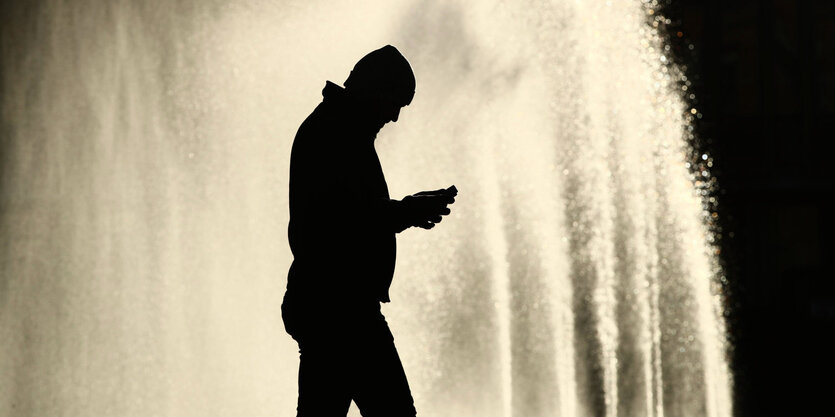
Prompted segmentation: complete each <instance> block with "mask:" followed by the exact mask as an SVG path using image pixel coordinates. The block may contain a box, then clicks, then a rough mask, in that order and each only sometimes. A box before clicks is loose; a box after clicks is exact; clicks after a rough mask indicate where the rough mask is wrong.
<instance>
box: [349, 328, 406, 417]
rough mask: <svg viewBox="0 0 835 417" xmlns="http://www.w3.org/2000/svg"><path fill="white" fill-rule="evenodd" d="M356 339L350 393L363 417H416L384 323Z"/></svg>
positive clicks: (398, 357) (396, 355)
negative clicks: (352, 381)
mask: <svg viewBox="0 0 835 417" xmlns="http://www.w3.org/2000/svg"><path fill="white" fill-rule="evenodd" d="M380 319H381V320H380V321H377V322H376V323H375V325H373V326H371V328H370V329H368V330H369V331H368V332H365V331H363V332H361V334H362V336H363V337H361V338H357V339H355V341H354V342H352V343H354V344H355V345H354V347H355V348H356V351H355V355H356V356H355V357H356V361H355V362H353V363H352V366H351V367H352V368H353V369H352V373H353V374H354V375H352V377H353V378H355V379H354V381H355V383H354V384H352V385H351V387H352V388H351V393H352V397H353V399H354V402H355V403H356V404H357V408H359V410H360V413H362V416H363V417H414V416H415V414H416V411H415V406H414V400H413V399H412V393H411V390H410V389H409V383H408V381H407V380H406V373H405V372H404V371H403V365H402V363H401V362H400V356H399V355H398V354H397V349H396V348H395V347H394V339H393V338H392V336H391V332H390V331H389V328H388V325H387V324H386V322H385V319H382V316H380Z"/></svg>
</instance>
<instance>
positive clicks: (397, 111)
mask: <svg viewBox="0 0 835 417" xmlns="http://www.w3.org/2000/svg"><path fill="white" fill-rule="evenodd" d="M399 118H400V107H398V108H396V109H395V110H394V112H392V116H391V121H392V122H396V121H397V119H399Z"/></svg>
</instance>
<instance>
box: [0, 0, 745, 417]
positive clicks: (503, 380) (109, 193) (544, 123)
mask: <svg viewBox="0 0 835 417" xmlns="http://www.w3.org/2000/svg"><path fill="white" fill-rule="evenodd" d="M355 3H356V2H354V3H352V2H347V1H339V2H327V3H325V2H310V1H280V2H276V3H273V2H267V1H261V0H241V1H229V2H222V1H209V2H207V1H188V0H182V1H178V2H162V1H156V2H144V3H141V4H139V3H135V2H125V1H121V2H104V1H96V0H87V1H77V2H72V3H70V2H58V1H42V2H40V3H39V4H37V5H34V6H28V7H19V8H17V9H15V10H9V11H8V12H6V11H4V15H5V16H6V17H5V18H4V20H5V21H4V25H3V29H0V31H2V32H0V33H2V36H3V38H2V41H3V44H4V45H9V47H8V48H4V49H2V51H3V52H2V56H0V59H2V68H3V72H2V84H0V85H2V91H3V101H2V125H0V126H2V133H3V136H2V139H3V141H2V147H1V148H0V149H2V154H0V159H2V176H0V191H2V192H0V225H1V226H2V227H1V228H0V230H2V239H3V240H2V246H1V247H2V252H0V271H2V279H0V352H2V354H0V388H1V389H0V415H9V416H22V417H23V416H59V415H84V416H94V415H113V416H148V415H154V416H192V415H194V416H198V415H199V416H212V415H218V416H221V415H223V416H225V415H248V416H267V415H270V416H272V415H282V416H283V415H286V416H290V415H294V401H295V372H296V365H297V355H296V351H295V349H296V347H295V345H294V343H293V342H292V340H291V339H290V338H289V337H287V336H286V335H285V334H284V333H283V330H282V326H281V323H280V317H279V309H278V306H279V304H280V299H281V295H282V293H283V286H284V283H285V275H286V270H287V267H288V265H289V260H290V258H289V250H288V248H287V243H286V224H287V220H288V219H287V215H288V214H287V201H286V196H287V179H286V173H287V164H288V158H289V147H290V144H291V140H292V137H293V134H294V132H295V129H296V128H297V127H298V124H299V123H300V122H301V120H302V119H303V118H304V117H305V116H306V114H307V113H308V112H309V111H310V110H311V109H312V108H313V107H314V106H315V105H316V103H317V102H318V101H319V100H320V97H319V91H320V90H321V88H322V87H323V85H324V81H325V80H326V79H330V80H333V81H336V82H341V81H343V80H344V78H345V77H346V76H347V72H348V70H349V69H350V68H351V66H352V65H353V63H354V62H355V61H356V60H357V59H358V58H359V57H361V56H362V55H363V54H364V53H366V52H368V51H370V50H372V49H375V48H377V47H379V46H381V45H383V44H386V43H391V44H394V45H397V46H398V48H399V49H400V50H401V51H403V53H404V54H405V55H406V56H407V57H409V58H410V60H411V61H412V64H413V67H414V69H415V72H416V74H417V78H418V91H417V95H416V98H415V100H414V102H413V104H412V105H411V106H409V107H408V108H406V109H404V111H403V112H402V114H401V119H400V121H399V122H398V123H397V124H395V125H390V126H387V127H386V128H385V129H384V130H383V131H382V133H381V135H380V139H379V141H378V145H377V146H378V150H379V152H380V155H381V159H382V162H383V165H384V168H385V169H386V173H387V176H388V181H389V184H390V187H391V192H392V195H394V196H402V195H405V194H407V193H411V192H414V191H417V190H421V189H433V188H440V187H445V186H448V185H450V184H453V183H454V184H455V185H456V186H457V187H458V189H459V190H460V195H459V198H458V201H457V202H456V204H455V206H454V212H453V215H452V216H450V217H449V218H447V219H446V220H445V221H444V222H443V223H442V224H441V225H439V226H438V227H437V228H435V229H434V230H433V231H431V232H424V231H421V230H410V231H407V232H406V233H404V234H403V235H401V236H400V238H399V257H398V267H397V273H396V277H395V283H394V285H393V288H392V299H393V302H392V303H391V304H390V305H387V306H386V307H385V309H384V311H385V313H386V314H387V316H388V317H389V322H390V323H391V325H392V329H393V332H394V333H395V337H396V339H397V341H398V346H399V349H400V351H401V355H402V357H403V361H404V365H405V367H406V369H407V373H408V374H409V376H410V381H411V384H412V387H413V391H414V395H415V399H416V404H417V407H418V410H419V412H420V413H421V414H422V415H433V416H461V415H481V416H511V415H515V416H526V417H527V416H530V417H533V416H607V417H610V416H663V415H667V416H695V415H704V416H729V415H730V414H731V399H730V377H729V370H728V366H727V363H726V360H725V355H724V352H725V349H726V346H725V342H724V341H725V338H724V336H725V333H724V324H723V321H722V316H721V313H722V311H721V300H720V298H719V291H718V289H717V288H718V286H717V285H716V282H715V281H716V277H717V276H718V270H717V268H716V260H715V255H714V254H713V250H714V249H713V247H712V246H711V244H710V241H711V239H712V238H711V234H710V231H709V230H708V228H707V227H706V226H705V223H704V214H703V213H702V211H703V207H702V205H703V198H706V197H705V196H703V195H701V194H700V192H701V191H702V189H700V188H698V187H697V186H696V185H695V184H694V181H693V179H692V178H691V174H690V170H689V169H688V166H687V165H686V154H687V152H688V149H687V144H686V142H685V141H684V139H683V137H684V135H683V132H684V129H685V128H686V120H685V119H684V118H683V116H682V115H683V114H684V113H685V111H686V110H687V109H685V103H684V101H683V100H682V99H681V98H680V96H679V95H678V94H677V93H675V92H674V91H673V89H672V88H673V86H674V85H675V83H674V81H675V79H676V77H677V73H676V70H675V67H673V66H670V65H669V63H667V62H666V59H667V57H666V56H665V55H664V54H663V45H662V43H661V42H660V41H659V39H658V36H657V34H656V33H655V32H654V31H653V28H652V26H651V25H649V24H648V23H647V21H648V19H647V16H648V14H651V13H653V12H654V9H653V8H652V4H651V3H650V2H638V1H634V2H620V1H617V2H616V1H604V0H595V1H587V2H579V1H574V0H562V1H557V0H552V1H551V2H515V3H506V2H498V1H492V0H485V1H480V2H477V3H475V2H469V3H467V2H464V1H444V2H441V1H424V2H410V1H407V2H384V1H379V2H363V4H362V5H357V4H355ZM462 115H466V117H463V116H462ZM700 175H704V176H705V177H707V176H709V175H710V174H709V172H707V171H705V172H704V173H700ZM352 413H354V414H356V410H353V411H352Z"/></svg>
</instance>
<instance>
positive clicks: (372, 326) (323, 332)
mask: <svg viewBox="0 0 835 417" xmlns="http://www.w3.org/2000/svg"><path fill="white" fill-rule="evenodd" d="M375 304H376V306H374V305H366V306H363V307H362V308H357V307H346V306H341V307H340V308H339V309H338V310H337V311H329V309H327V308H321V309H319V310H318V311H316V312H303V311H300V310H301V309H295V308H293V303H292V302H288V301H287V298H286V297H285V302H284V303H283V304H282V319H283V321H284V325H285V329H286V330H287V332H288V333H289V334H290V336H292V337H293V338H294V339H295V340H296V342H297V343H298V345H299V376H298V378H299V380H298V383H299V398H298V407H297V409H296V410H297V413H296V416H297V417H345V415H346V414H347V413H348V408H349V407H350V405H351V401H354V403H355V404H356V405H357V408H359V411H360V413H361V414H362V415H363V417H383V416H385V417H414V416H415V415H416V411H415V407H414V400H413V398H412V394H411V390H410V388H409V383H408V381H407V379H406V374H405V372H404V370H403V365H402V363H401V361H400V356H399V355H398V353H397V349H396V348H395V345H394V337H393V336H392V334H391V330H390V329H389V327H388V323H387V322H386V320H385V317H384V316H383V314H382V312H381V311H380V304H379V302H377V303H375Z"/></svg>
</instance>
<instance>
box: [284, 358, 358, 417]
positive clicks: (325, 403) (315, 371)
mask: <svg viewBox="0 0 835 417" xmlns="http://www.w3.org/2000/svg"><path fill="white" fill-rule="evenodd" d="M344 362H345V361H344V357H343V355H339V354H335V352H334V349H333V347H332V346H325V345H323V346H318V344H315V345H313V346H309V345H308V344H305V345H304V346H303V347H302V348H301V356H300V361H299V403H298V408H297V414H296V416H297V417H345V415H346V414H348V407H349V406H350V405H351V394H350V391H349V387H350V381H351V378H352V375H348V374H347V372H348V370H347V369H346V367H345V363H344Z"/></svg>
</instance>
